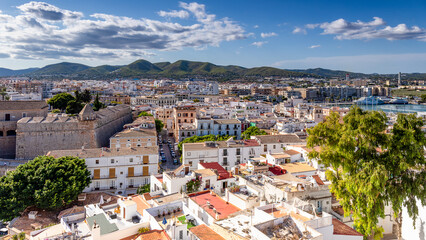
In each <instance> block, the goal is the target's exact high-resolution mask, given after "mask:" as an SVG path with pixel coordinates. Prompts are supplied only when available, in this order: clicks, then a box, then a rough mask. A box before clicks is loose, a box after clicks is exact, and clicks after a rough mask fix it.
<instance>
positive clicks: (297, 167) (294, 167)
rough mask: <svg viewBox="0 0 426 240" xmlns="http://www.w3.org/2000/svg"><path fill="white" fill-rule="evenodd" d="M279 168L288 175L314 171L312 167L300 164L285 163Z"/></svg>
mask: <svg viewBox="0 0 426 240" xmlns="http://www.w3.org/2000/svg"><path fill="white" fill-rule="evenodd" d="M280 167H281V168H283V169H285V170H287V172H289V173H303V172H310V171H316V169H315V168H314V167H311V166H309V165H308V164H306V163H300V162H293V163H286V164H282V165H280Z"/></svg>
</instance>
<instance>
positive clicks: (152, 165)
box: [47, 146, 158, 192]
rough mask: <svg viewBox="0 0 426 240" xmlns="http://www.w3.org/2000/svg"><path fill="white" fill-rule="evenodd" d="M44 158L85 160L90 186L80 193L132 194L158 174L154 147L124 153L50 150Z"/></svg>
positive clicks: (120, 151)
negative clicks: (89, 174)
mask: <svg viewBox="0 0 426 240" xmlns="http://www.w3.org/2000/svg"><path fill="white" fill-rule="evenodd" d="M47 155H48V156H53V157H63V156H75V157H79V158H84V159H85V160H86V165H87V169H88V170H89V171H90V173H91V178H92V182H91V183H90V185H89V186H88V187H87V188H86V189H85V190H84V192H90V191H98V190H113V191H114V192H116V191H117V192H124V191H125V190H127V192H135V191H136V189H137V188H138V187H139V186H142V185H145V184H148V183H149V182H150V175H152V174H157V173H158V147H157V146H155V147H139V148H126V149H108V148H95V149H79V150H54V151H50V152H49V153H48V154H47Z"/></svg>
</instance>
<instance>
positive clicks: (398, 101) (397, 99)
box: [389, 98, 408, 104]
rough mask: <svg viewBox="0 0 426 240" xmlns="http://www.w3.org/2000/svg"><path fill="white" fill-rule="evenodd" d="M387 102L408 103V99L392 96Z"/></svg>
mask: <svg viewBox="0 0 426 240" xmlns="http://www.w3.org/2000/svg"><path fill="white" fill-rule="evenodd" d="M389 103H390V104H408V100H407V99H405V98H394V99H392V100H391V101H390V102H389Z"/></svg>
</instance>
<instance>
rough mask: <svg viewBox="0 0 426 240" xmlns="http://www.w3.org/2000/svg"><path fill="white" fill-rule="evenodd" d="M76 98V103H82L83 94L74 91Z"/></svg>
mask: <svg viewBox="0 0 426 240" xmlns="http://www.w3.org/2000/svg"><path fill="white" fill-rule="evenodd" d="M74 96H75V101H76V102H81V94H80V92H79V91H78V90H75V91H74Z"/></svg>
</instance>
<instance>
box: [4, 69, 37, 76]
mask: <svg viewBox="0 0 426 240" xmlns="http://www.w3.org/2000/svg"><path fill="white" fill-rule="evenodd" d="M39 69H40V68H27V69H19V70H12V69H8V68H0V77H9V76H19V75H23V74H28V73H32V72H34V71H36V70H39Z"/></svg>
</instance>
